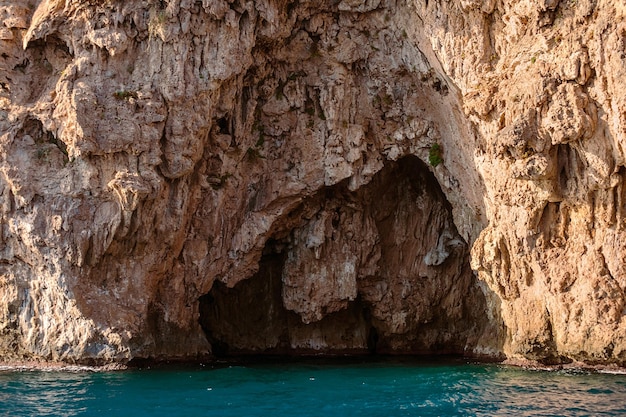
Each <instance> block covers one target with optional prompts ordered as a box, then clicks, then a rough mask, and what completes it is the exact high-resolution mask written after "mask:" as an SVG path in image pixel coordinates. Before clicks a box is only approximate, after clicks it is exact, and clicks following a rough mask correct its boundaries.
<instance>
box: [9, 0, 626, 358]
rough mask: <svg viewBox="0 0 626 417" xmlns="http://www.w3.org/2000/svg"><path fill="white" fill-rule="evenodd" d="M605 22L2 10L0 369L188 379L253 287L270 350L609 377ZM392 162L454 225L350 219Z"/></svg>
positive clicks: (393, 14)
mask: <svg viewBox="0 0 626 417" xmlns="http://www.w3.org/2000/svg"><path fill="white" fill-rule="evenodd" d="M624 14H625V7H624V6H623V5H621V4H619V2H611V1H608V0H578V1H575V2H574V1H567V0H561V1H559V0H550V1H547V0H546V1H539V2H536V1H530V0H488V1H475V0H473V1H434V0H407V1H401V0H398V1H394V0H375V1H370V0H368V1H353V0H342V1H339V2H337V1H317V2H312V1H305V0H303V1H289V0H259V1H244V0H232V1H226V0H213V1H193V0H130V1H121V0H106V1H92V0H43V1H39V2H37V1H19V2H18V1H9V0H0V16H2V23H1V24H0V39H1V40H2V42H1V43H0V49H1V51H0V68H2V71H0V134H1V136H0V152H1V155H2V158H1V159H0V174H1V175H0V196H1V197H2V198H1V199H0V202H1V204H0V210H1V211H0V219H1V226H2V230H1V234H0V260H1V262H0V351H1V354H2V358H3V359H5V360H6V359H16V358H17V359H19V358H32V359H41V360H57V361H66V362H89V361H93V362H111V361H122V362H124V361H128V360H130V359H132V358H141V357H154V358H159V357H161V358H193V357H197V356H198V355H205V354H207V353H208V352H210V351H211V348H212V347H211V344H210V341H211V340H212V341H213V342H214V344H215V343H217V344H219V343H226V345H228V346H235V343H234V341H233V340H232V339H230V337H231V336H232V334H231V335H228V334H227V333H228V332H227V331H226V330H225V329H226V327H225V326H227V325H226V324H224V327H220V326H217V325H211V326H209V324H210V323H212V324H215V323H214V322H213V321H211V320H209V319H208V318H207V317H213V316H210V314H209V315H207V314H208V313H209V312H210V311H205V309H207V310H210V309H211V308H210V306H213V307H212V308H213V309H215V308H217V307H219V306H220V305H221V304H220V303H221V301H220V300H219V299H218V298H217V296H216V295H217V294H221V296H223V297H224V298H225V299H226V298H228V297H231V299H233V300H237V299H238V297H239V298H241V297H244V295H245V294H246V291H252V292H256V290H254V291H253V290H250V288H258V289H259V290H263V291H265V292H266V295H264V296H263V297H264V298H263V299H265V300H266V302H267V303H270V302H280V304H281V306H279V307H280V308H281V309H284V312H285V313H284V314H283V313H280V314H281V316H280V318H279V319H277V320H287V321H289V320H291V321H292V322H293V321H294V320H295V319H294V317H295V318H297V319H298V320H299V322H298V320H295V321H296V323H293V324H292V325H289V326H287V328H288V329H292V330H293V331H292V332H291V333H289V332H287V333H284V332H283V331H280V332H279V331H278V330H274V333H271V332H270V333H268V339H267V340H268V341H267V343H268V345H267V346H266V347H268V348H271V347H272V346H270V345H271V344H272V343H274V342H271V340H274V339H272V338H271V337H270V336H271V335H278V336H277V337H278V339H280V343H278V344H275V345H274V346H279V347H288V346H296V347H305V345H304V344H306V341H307V340H309V341H312V343H310V344H309V347H310V348H311V349H315V348H319V349H323V350H324V349H325V350H328V349H330V350H332V349H333V348H334V349H344V348H345V349H347V350H349V349H352V348H355V349H362V348H363V347H364V346H365V347H369V348H371V347H372V346H373V345H375V346H376V348H377V349H380V350H384V349H386V348H383V347H382V346H385V343H387V344H388V346H387V347H388V349H389V350H397V351H402V350H407V351H410V350H426V351H428V350H440V351H445V350H446V346H448V347H450V346H452V348H451V349H449V350H451V351H459V350H463V351H465V352H468V353H472V352H473V353H474V354H481V355H490V356H496V357H499V356H500V355H505V356H507V357H510V358H526V359H533V360H539V361H542V362H549V363H554V362H557V363H558V362H566V361H570V360H581V361H586V362H589V363H616V364H620V365H622V366H624V365H626V319H625V317H626V296H625V291H626V266H625V265H626V264H625V263H624V256H625V254H626V235H624V233H623V229H624V221H625V220H624V201H623V200H624V190H623V188H624V181H625V175H626V170H625V169H624V165H625V162H624V161H625V160H626V158H625V156H626V155H625V152H626V151H625V148H624V143H626V139H625V138H624V135H625V128H624V126H625V123H626V120H625V118H626V102H625V100H626V99H625V95H624V93H623V92H624V91H626V88H625V87H626V85H625V84H626V76H625V75H626V74H624V71H625V69H624V68H626V66H625V65H624V64H625V62H624V61H625V59H626V58H625V57H626V54H625V42H624V38H625V35H624V34H625V33H626V24H625V22H624ZM434 150H436V152H433V151H434ZM429 154H430V155H429ZM433 154H434V155H433ZM433 156H434V157H433ZM413 157H416V158H419V159H421V160H422V161H424V162H425V164H421V165H420V164H413V166H416V167H419V169H418V170H419V171H420V173H419V175H421V177H422V178H427V177H425V175H426V173H425V170H426V169H428V170H430V171H431V173H432V175H433V176H434V178H435V181H436V182H437V183H438V187H435V188H436V189H440V190H441V194H440V195H439V197H437V198H434V197H433V199H429V201H431V200H432V201H431V202H430V203H429V205H430V206H432V207H434V206H435V205H437V204H439V205H443V206H446V207H448V208H449V209H450V211H451V215H452V220H449V219H448V217H446V216H447V215H443V214H442V215H441V216H440V220H441V221H442V222H443V223H441V222H440V223H437V222H433V227H429V226H430V223H428V222H427V223H426V224H425V225H423V226H417V224H418V223H419V222H421V221H423V218H424V215H423V214H420V213H419V209H418V208H415V207H413V206H411V204H408V201H407V200H405V199H404V197H402V196H401V195H399V194H398V193H396V194H394V197H393V198H394V199H396V200H395V201H394V200H391V199H390V200H389V201H387V200H385V199H384V195H386V193H382V192H380V193H379V194H380V195H371V196H369V197H367V198H366V195H367V192H368V191H367V190H368V189H376V183H377V182H378V181H382V179H383V178H386V175H387V174H385V173H384V172H383V171H385V170H388V169H389V170H392V171H393V166H394V165H393V164H395V163H396V162H395V161H406V160H407V159H406V158H413ZM429 160H430V161H431V162H433V164H432V165H428V162H429ZM398 163H400V164H404V163H406V162H398ZM437 163H438V164H437ZM434 165H436V166H434ZM390 167H391V168H390ZM385 181H386V184H389V185H388V186H387V188H389V189H390V190H393V189H394V185H393V181H392V180H390V179H389V178H387V179H386V180H385ZM397 181H398V183H401V182H402V181H405V180H404V179H402V178H401V176H400V177H398V179H397ZM368 187H370V188H368ZM338 189H341V190H344V191H342V193H344V194H345V195H344V197H342V199H339V200H337V199H334V197H333V195H332V194H333V193H335V192H337V190H338ZM328 190H333V191H332V192H331V195H330V196H326V193H327V192H328ZM390 192H391V191H390ZM435 194H437V193H435ZM435 194H432V195H435ZM346 196H347V197H346ZM351 199H356V203H355V204H356V205H351V204H352V203H351V202H350V201H352V200H351ZM314 200H315V201H316V203H315V204H313V203H311V201H314ZM371 200H376V201H375V203H373V202H372V201H371ZM434 202H437V203H436V204H435V203H434ZM357 203H358V204H357ZM405 203H406V204H405ZM337 210H339V213H340V214H339V218H340V220H339V224H337V225H335V224H334V223H333V222H335V223H336V222H337V220H336V219H335V214H336V213H337ZM376 210H379V213H383V212H385V213H394V214H393V215H392V216H391V217H393V218H396V219H404V220H402V222H405V224H406V225H407V227H413V228H414V230H420V231H421V233H419V234H415V233H414V234H413V236H410V234H407V235H406V236H405V235H403V234H402V233H405V232H407V230H408V229H407V230H404V231H396V232H392V230H394V229H393V227H394V225H393V222H394V220H393V219H391V218H390V219H387V220H382V219H380V218H378V217H377V215H376ZM405 211H406V212H405ZM442 213H443V212H442ZM301 215H303V216H305V217H301ZM307 216H308V217H307ZM342 219H343V220H342ZM442 219H447V220H442ZM414 222H417V223H414ZM329 223H330V225H329ZM452 223H453V224H452ZM420 224H421V223H420ZM434 224H437V226H435V225H434ZM333 227H338V230H340V232H339V234H338V236H337V239H336V240H335V241H333V240H332V233H331V232H330V230H331V229H332V228H333ZM422 227H423V229H420V228H422ZM400 232H402V233H400ZM355 236H356V237H355ZM402 236H404V237H402ZM329 239H330V240H329ZM377 239H378V240H377ZM467 247H469V248H471V254H470V256H469V260H467V256H466V255H464V254H463V253H464V250H466V249H463V248H467ZM330 254H332V256H330ZM464 259H465V260H464ZM323 260H326V262H324V261H323ZM411 260H413V261H414V262H411ZM470 265H471V268H472V269H473V271H474V272H475V275H472V273H471V272H470V269H469V268H470ZM403 268H404V269H403ZM434 270H437V271H447V272H446V273H445V274H444V273H442V274H440V275H437V274H435V275H437V276H435V275H433V274H432V271H434ZM271 271H274V272H275V273H276V274H278V275H280V282H278V283H277V282H274V281H268V280H267V279H266V278H267V276H268V274H269V275H272V276H273V275H274V272H272V273H270V272H271ZM424 271H426V272H424ZM429 271H430V272H429ZM418 276H419V277H428V279H427V280H426V282H425V283H424V284H420V283H422V282H423V281H420V279H421V278H418ZM454 277H459V282H458V283H453V282H452V281H455V278H454ZM437 279H441V281H439V282H440V283H441V284H437V285H434V284H433V283H434V282H436V281H433V280H437ZM420 285H424V286H425V287H424V289H423V291H420V290H419V288H420ZM255 286H256V287H255ZM385 286H386V289H385ZM213 287H215V291H212V288H213ZM246 288H247V289H246ZM427 288H430V290H428V289H427ZM478 290H480V291H478ZM403 291H405V292H404V293H403ZM460 291H467V293H466V294H465V297H466V298H463V297H461V296H460V293H459V292H460ZM270 292H271V293H272V294H274V295H272V296H270V295H269V293H270ZM278 292H280V294H279V295H277V294H278ZM402 294H405V295H406V298H404V295H402ZM211 297H213V299H214V301H211ZM459 300H460V301H459ZM459 302H460V304H459ZM482 303H484V307H483V304H482ZM201 306H202V309H203V313H202V314H201V312H200V309H201ZM216 306H217V307H216ZM230 308H232V307H230ZM267 308H268V306H267V305H265V306H264V307H259V309H258V310H255V311H258V312H259V314H260V313H263V312H267V311H268V310H267ZM226 311H227V310H226ZM478 311H481V314H478ZM394 314H395V316H394ZM402 314H405V317H404V318H402V319H398V318H394V317H401V316H402ZM271 317H273V316H271ZM333 317H335V319H333ZM337 317H339V318H338V319H337ZM341 317H343V318H341ZM344 319H345V320H348V322H349V321H350V320H352V321H353V323H355V325H354V326H351V327H350V326H348V327H347V328H346V327H345V326H344V327H341V326H338V323H341V322H342V320H344ZM263 320H269V319H268V316H267V315H266V316H265V317H264V318H263ZM333 320H334V324H333V323H330V324H328V323H327V322H328V321H330V322H333ZM423 321H425V322H426V323H424V322H423ZM224 323H226V322H224ZM282 323H284V321H283V322H282ZM325 323H326V324H325ZM461 323H462V325H461ZM344 325H345V322H344ZM310 326H312V327H310ZM315 326H317V330H315ZM359 326H362V328H363V329H365V330H364V332H361V333H359V332H358V331H356V330H355V329H358V328H361V327H359ZM368 326H369V327H368ZM202 327H204V329H203V328H202ZM372 328H374V329H376V332H377V338H378V341H377V342H376V343H373V341H372V340H371V339H374V337H373V336H372V337H370V335H371V334H372V333H371V329H372ZM303 329H304V330H303ZM333 329H334V330H333ZM342 329H343V330H342ZM344 330H345V331H346V332H348V333H342V331H344ZM290 331H291V330H290ZM332 331H336V334H334V335H333V334H332ZM205 332H206V336H205ZM220 332H223V333H224V334H222V333H220ZM315 332H317V333H316V334H317V335H320V334H324V335H328V334H330V336H328V337H327V338H326V336H324V337H321V336H320V337H317V338H315V337H313V336H311V335H312V334H313V333H315ZM350 332H352V333H350ZM296 333H297V335H295V334H296ZM246 334H247V335H248V336H249V335H250V333H245V332H244V334H242V337H244V338H245V337H248V336H246ZM285 334H286V335H287V336H289V335H295V336H293V337H291V336H289V337H287V338H285ZM341 334H344V335H345V337H343V338H342V337H341V336H340V335H341ZM272 337H274V336H272ZM281 337H282V339H281ZM252 339H254V338H252ZM270 339H271V340H270ZM294 341H296V342H297V343H295V342H294ZM298 341H302V343H300V342H298ZM319 341H321V342H320V343H317V342H319ZM340 341H341V343H343V345H341V344H340ZM248 342H250V343H257V342H258V343H260V342H259V341H258V339H254V340H248ZM248 342H245V343H248ZM270 342H271V343H270ZM322 342H323V343H322ZM242 343H244V342H242ZM245 343H244V344H245ZM324 343H325V344H324ZM381 343H382V344H381ZM255 346H256V345H255ZM259 346H261V345H260V344H259ZM221 348H225V346H221V347H219V349H221ZM241 348H242V349H245V346H242V347H241Z"/></svg>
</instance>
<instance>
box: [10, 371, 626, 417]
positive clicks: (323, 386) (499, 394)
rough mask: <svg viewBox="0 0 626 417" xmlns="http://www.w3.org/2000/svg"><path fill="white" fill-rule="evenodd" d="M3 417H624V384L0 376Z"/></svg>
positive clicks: (238, 375)
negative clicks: (354, 416)
mask: <svg viewBox="0 0 626 417" xmlns="http://www.w3.org/2000/svg"><path fill="white" fill-rule="evenodd" d="M0 415H2V416H124V415H127V416H133V417H142V416H279V417H287V416H298V417H307V416H324V417H333V416H346V415H356V416H384V417H392V416H513V415H514V416H624V415H626V375H610V374H596V373H586V372H572V371H567V372H566V371H555V372H545V371H542V372H540V371H528V370H522V369H518V368H512V367H505V366H499V365H485V364H467V363H459V362H447V363H442V362H436V363H416V362H414V361H410V362H409V361H399V360H393V361H377V362H355V361H348V362H347V363H346V362H337V361H332V362H328V361H324V362H319V361H306V362H297V363H294V362H291V363H248V364H245V365H244V364H240V365H232V364H231V365H224V366H211V367H203V368H199V367H196V368H190V367H186V368H181V367H179V368H161V369H152V370H133V371H117V372H98V373H90V372H83V373H69V372H34V371H29V372H6V371H5V372H0Z"/></svg>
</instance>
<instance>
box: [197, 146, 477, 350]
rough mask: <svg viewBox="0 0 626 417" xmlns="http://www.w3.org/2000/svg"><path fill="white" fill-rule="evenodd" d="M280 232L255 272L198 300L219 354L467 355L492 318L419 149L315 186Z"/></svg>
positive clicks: (216, 286)
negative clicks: (366, 177)
mask: <svg viewBox="0 0 626 417" xmlns="http://www.w3.org/2000/svg"><path fill="white" fill-rule="evenodd" d="M277 230H278V231H277V232H276V233H274V234H273V236H271V238H270V239H268V241H267V243H266V245H265V249H264V252H263V255H262V258H261V261H260V263H259V269H258V272H257V273H256V274H254V275H253V276H251V277H249V278H248V279H246V280H243V281H241V282H240V283H239V284H237V285H236V286H235V287H234V288H227V287H226V286H225V285H224V284H222V283H219V282H216V283H215V284H214V286H213V288H212V290H211V291H210V292H209V293H208V294H206V295H204V296H202V297H201V298H200V300H199V301H200V324H201V326H202V329H203V330H204V332H205V334H206V337H207V339H208V340H209V342H210V343H211V345H212V348H213V353H214V354H215V355H216V356H229V355H242V354H293V355H299V354H366V353H383V354H467V353H470V352H471V350H472V349H473V348H474V347H475V346H476V343H477V340H478V339H479V337H480V336H481V334H482V332H483V331H484V329H485V326H486V325H487V317H486V314H485V299H484V295H483V293H482V292H481V290H480V288H479V287H478V285H477V283H476V277H475V276H474V274H473V273H472V271H471V269H470V266H469V249H468V246H467V243H466V242H465V241H464V240H463V239H462V238H461V237H460V236H459V234H458V232H457V231H456V228H455V226H454V223H453V221H452V215H451V208H450V205H449V203H448V202H447V201H446V199H445V196H444V194H443V192H442V191H441V189H440V187H439V185H438V183H437V181H436V179H435V178H434V176H433V175H432V173H431V172H430V171H429V170H428V168H427V167H426V166H425V164H424V163H423V162H422V161H421V160H419V159H418V158H417V157H414V156H409V157H405V158H403V159H401V160H399V161H397V162H388V163H387V164H386V165H385V167H384V168H383V169H382V170H381V171H380V172H379V173H377V174H376V175H375V176H374V178H373V179H372V181H371V182H370V183H368V184H367V185H365V186H363V187H361V188H360V189H358V190H356V191H350V190H349V189H348V188H347V183H340V184H338V185H336V186H333V187H328V188H325V189H323V190H321V191H319V192H318V193H316V194H315V195H314V196H312V197H310V198H309V199H307V200H306V201H305V202H303V203H302V204H301V206H300V207H298V208H297V209H296V210H294V211H293V212H291V213H290V214H289V215H288V216H285V219H284V222H282V227H280V228H278V229H277Z"/></svg>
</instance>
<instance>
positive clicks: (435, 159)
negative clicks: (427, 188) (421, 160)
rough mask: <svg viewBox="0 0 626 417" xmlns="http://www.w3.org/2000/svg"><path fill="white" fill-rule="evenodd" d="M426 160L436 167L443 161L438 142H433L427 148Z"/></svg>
mask: <svg viewBox="0 0 626 417" xmlns="http://www.w3.org/2000/svg"><path fill="white" fill-rule="evenodd" d="M428 162H429V163H430V165H432V166H433V167H436V166H437V165H439V164H440V163H442V162H443V152H442V149H441V146H440V145H439V144H438V143H433V144H432V145H431V147H430V149H429V150H428Z"/></svg>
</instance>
